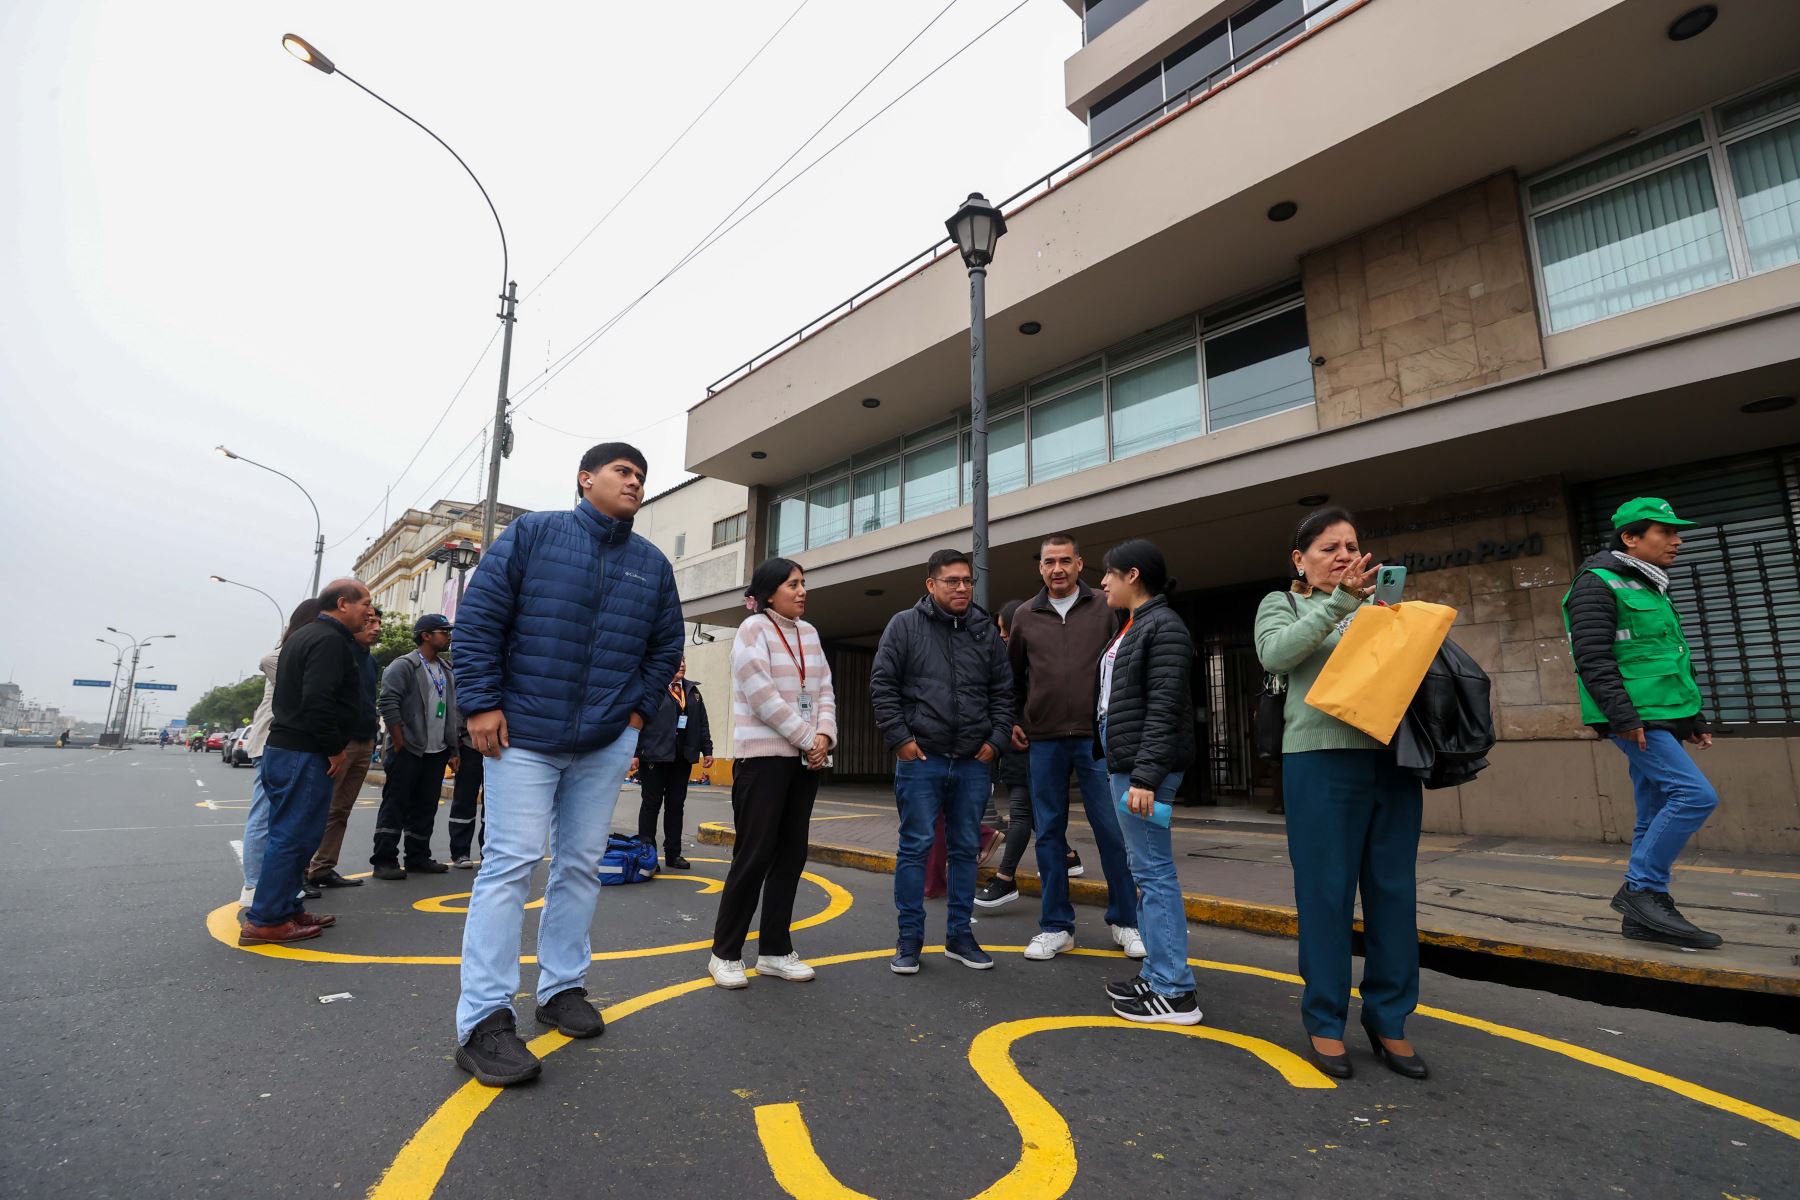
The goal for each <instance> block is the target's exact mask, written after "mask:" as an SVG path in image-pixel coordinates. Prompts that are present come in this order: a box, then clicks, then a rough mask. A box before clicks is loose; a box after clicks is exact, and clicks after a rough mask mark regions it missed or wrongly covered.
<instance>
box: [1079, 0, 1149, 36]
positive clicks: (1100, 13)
mask: <svg viewBox="0 0 1800 1200" xmlns="http://www.w3.org/2000/svg"><path fill="white" fill-rule="evenodd" d="M1143 4H1144V0H1087V5H1086V6H1085V8H1084V10H1083V12H1082V21H1081V27H1082V28H1081V32H1082V41H1083V43H1084V44H1085V43H1087V42H1091V41H1093V40H1094V39H1095V38H1097V37H1099V36H1100V35H1101V34H1103V33H1105V32H1106V31H1107V30H1109V29H1111V28H1112V27H1113V26H1114V25H1117V24H1118V23H1119V22H1120V21H1122V20H1123V19H1124V18H1126V17H1128V16H1130V15H1131V14H1132V13H1134V12H1136V11H1137V10H1138V9H1139V8H1142V7H1143Z"/></svg>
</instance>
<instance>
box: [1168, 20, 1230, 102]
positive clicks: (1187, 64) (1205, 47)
mask: <svg viewBox="0 0 1800 1200" xmlns="http://www.w3.org/2000/svg"><path fill="white" fill-rule="evenodd" d="M1230 61H1231V39H1230V38H1229V37H1227V36H1226V34H1225V22H1223V21H1220V22H1219V23H1218V24H1217V25H1214V26H1213V27H1212V28H1211V29H1209V30H1207V31H1206V32H1205V33H1203V34H1201V35H1200V36H1199V37H1197V38H1195V39H1194V40H1193V41H1191V42H1189V43H1188V44H1187V45H1185V46H1183V47H1182V48H1181V49H1179V50H1177V51H1176V52H1175V53H1173V54H1171V55H1169V57H1168V58H1167V59H1165V60H1163V71H1164V75H1165V77H1166V79H1167V80H1168V85H1167V95H1168V97H1169V99H1171V100H1173V99H1176V98H1178V97H1179V96H1180V95H1181V93H1182V92H1183V91H1184V90H1185V89H1187V88H1191V87H1193V86H1194V85H1195V84H1198V83H1200V82H1201V81H1203V80H1205V79H1206V78H1207V76H1209V75H1212V74H1213V73H1214V72H1215V71H1217V72H1219V73H1218V75H1217V77H1216V78H1214V79H1213V80H1212V82H1213V83H1218V82H1219V80H1221V79H1224V78H1225V77H1226V75H1228V74H1229V72H1226V71H1220V70H1219V68H1221V67H1223V66H1224V65H1225V64H1226V63H1228V62H1230Z"/></svg>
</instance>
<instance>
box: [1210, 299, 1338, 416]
mask: <svg viewBox="0 0 1800 1200" xmlns="http://www.w3.org/2000/svg"><path fill="white" fill-rule="evenodd" d="M1205 353H1206V411H1207V415H1208V416H1209V417H1210V421H1209V423H1208V425H1209V428H1212V429H1224V428H1225V427H1226V426H1228V425H1240V424H1242V423H1243V422H1245V421H1252V420H1255V419H1256V418H1257V417H1266V416H1268V415H1269V414H1270V413H1275V412H1281V411H1282V410H1284V409H1289V408H1296V407H1298V406H1300V405H1302V404H1311V403H1312V399H1313V376H1312V360H1311V357H1310V352H1309V351H1308V350H1307V348H1306V310H1305V309H1303V308H1291V309H1289V310H1288V311H1287V312H1284V313H1277V314H1276V315H1274V316H1272V317H1269V318H1268V319H1267V320H1263V321H1258V322H1256V323H1255V324H1253V325H1246V326H1244V327H1243V328H1242V329H1235V330H1233V331H1232V332H1230V333H1226V334H1221V335H1220V336H1218V337H1216V338H1211V339H1209V340H1208V341H1207V342H1206V350H1205Z"/></svg>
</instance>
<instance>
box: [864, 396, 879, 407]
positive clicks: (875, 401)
mask: <svg viewBox="0 0 1800 1200" xmlns="http://www.w3.org/2000/svg"><path fill="white" fill-rule="evenodd" d="M863 407H864V408H880V407H881V397H879V396H864V397H863Z"/></svg>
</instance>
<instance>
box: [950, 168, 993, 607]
mask: <svg viewBox="0 0 1800 1200" xmlns="http://www.w3.org/2000/svg"><path fill="white" fill-rule="evenodd" d="M944 227H945V228H946V229H948V230H949V231H950V237H951V238H952V239H953V240H954V241H955V242H956V248H957V249H958V250H959V251H961V252H962V260H963V265H964V266H965V267H967V268H968V269H969V460H970V461H969V501H970V504H971V506H972V507H973V509H974V512H973V513H972V514H971V516H972V519H973V524H974V538H973V540H974V543H975V546H974V550H973V555H972V556H973V558H974V560H975V561H974V563H973V564H972V565H973V566H974V568H975V603H976V604H979V605H980V606H981V607H982V608H983V609H984V610H987V611H989V612H991V611H992V610H991V609H988V427H987V268H988V264H989V263H991V262H993V261H994V246H995V244H996V243H998V242H999V241H1000V237H1001V235H1002V234H1004V233H1005V232H1006V217H1005V216H1004V215H1002V214H1001V212H1000V210H999V209H997V208H995V207H994V206H993V205H991V204H989V203H988V202H987V197H986V196H983V195H982V194H981V193H980V192H970V193H969V198H968V199H967V200H965V201H963V206H962V207H961V208H959V209H957V210H956V212H955V213H954V214H953V215H952V216H951V217H950V219H949V220H948V221H945V222H944Z"/></svg>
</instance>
